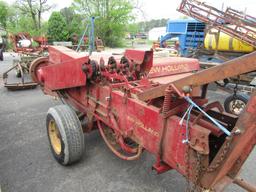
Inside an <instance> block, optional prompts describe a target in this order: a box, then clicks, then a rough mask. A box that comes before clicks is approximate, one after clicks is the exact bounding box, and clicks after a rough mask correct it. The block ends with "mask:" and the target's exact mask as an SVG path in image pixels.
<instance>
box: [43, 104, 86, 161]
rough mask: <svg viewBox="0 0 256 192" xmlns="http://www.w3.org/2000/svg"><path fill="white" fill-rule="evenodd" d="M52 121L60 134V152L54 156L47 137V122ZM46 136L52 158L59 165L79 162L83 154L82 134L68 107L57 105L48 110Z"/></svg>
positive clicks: (77, 120)
mask: <svg viewBox="0 0 256 192" xmlns="http://www.w3.org/2000/svg"><path fill="white" fill-rule="evenodd" d="M51 120H53V121H54V122H55V123H56V125H57V128H58V130H59V133H60V139H61V152H60V154H56V153H55V151H54V149H53V147H52V145H51V141H50V137H49V129H48V126H49V122H50V121H51ZM46 128H47V135H48V139H49V143H50V147H51V151H52V153H53V156H54V157H55V159H56V160H57V162H59V163H60V164H61V165H70V164H72V163H75V162H77V161H79V160H80V159H81V158H82V156H83V153H84V133H83V130H82V126H81V123H80V121H79V119H78V117H77V115H76V113H75V111H74V110H72V109H71V108H70V107H69V106H68V105H58V106H55V107H52V108H50V109H49V110H48V113H47V117H46Z"/></svg>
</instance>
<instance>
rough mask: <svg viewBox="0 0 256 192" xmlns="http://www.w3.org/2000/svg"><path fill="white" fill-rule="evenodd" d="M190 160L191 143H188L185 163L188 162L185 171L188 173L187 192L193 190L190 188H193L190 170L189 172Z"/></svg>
mask: <svg viewBox="0 0 256 192" xmlns="http://www.w3.org/2000/svg"><path fill="white" fill-rule="evenodd" d="M189 160H190V158H189V145H188V143H187V146H186V152H185V161H186V162H185V163H186V170H185V172H186V175H187V177H186V185H187V186H186V190H185V191H186V192H190V191H191V190H190V188H191V186H190V181H189V176H190V172H189V162H190V161H189Z"/></svg>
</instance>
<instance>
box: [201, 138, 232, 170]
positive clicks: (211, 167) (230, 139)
mask: <svg viewBox="0 0 256 192" xmlns="http://www.w3.org/2000/svg"><path fill="white" fill-rule="evenodd" d="M231 141H232V137H230V138H228V141H227V142H226V144H225V145H224V147H223V150H222V152H221V154H220V158H219V159H217V161H216V163H214V164H213V165H211V166H209V167H208V168H207V169H203V170H204V171H206V172H213V171H215V170H216V169H217V168H218V167H219V166H220V165H221V162H222V161H223V160H224V159H225V158H226V155H227V152H228V151H229V149H230V145H231Z"/></svg>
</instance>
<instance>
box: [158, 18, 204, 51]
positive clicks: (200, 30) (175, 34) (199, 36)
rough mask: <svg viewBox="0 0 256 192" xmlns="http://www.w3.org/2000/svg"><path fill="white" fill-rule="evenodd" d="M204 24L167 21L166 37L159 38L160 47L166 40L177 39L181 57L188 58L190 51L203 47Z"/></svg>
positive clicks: (186, 21)
mask: <svg viewBox="0 0 256 192" xmlns="http://www.w3.org/2000/svg"><path fill="white" fill-rule="evenodd" d="M204 30H205V24H204V23H201V22H199V21H197V20H194V19H178V20H169V21H168V23H167V27H166V33H167V34H166V35H165V36H162V37H161V38H160V46H161V47H164V42H165V41H167V40H168V39H172V38H178V40H179V49H180V50H179V52H180V55H181V56H188V55H189V54H190V53H191V52H192V51H194V50H195V49H197V48H199V47H200V45H203V42H204V35H205V32H204Z"/></svg>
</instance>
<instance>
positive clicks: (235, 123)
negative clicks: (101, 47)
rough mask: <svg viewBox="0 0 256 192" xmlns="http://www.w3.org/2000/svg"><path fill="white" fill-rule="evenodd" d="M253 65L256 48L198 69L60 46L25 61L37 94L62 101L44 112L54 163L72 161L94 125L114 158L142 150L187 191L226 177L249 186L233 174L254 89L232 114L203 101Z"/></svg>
mask: <svg viewBox="0 0 256 192" xmlns="http://www.w3.org/2000/svg"><path fill="white" fill-rule="evenodd" d="M241 64H243V65H241ZM254 70H256V53H251V54H248V55H246V56H243V57H240V58H237V59H235V60H231V61H228V62H226V63H224V64H221V65H218V66H214V67H212V68H209V69H206V70H202V71H199V62H198V60H196V59H189V58H175V57H172V58H158V59H154V60H153V52H152V51H136V50H127V51H126V52H125V53H124V55H123V56H122V57H121V56H115V57H114V56H110V57H103V56H102V57H100V56H98V57H93V56H82V55H81V54H78V53H77V52H75V51H72V50H69V49H67V48H65V47H49V57H43V58H38V59H37V60H35V61H34V62H33V63H32V64H31V66H30V74H31V77H32V79H33V80H34V81H35V82H37V83H38V84H39V85H40V86H41V88H42V90H43V92H44V93H45V94H48V95H54V96H58V97H59V98H60V100H61V101H62V102H63V105H59V106H55V107H52V108H50V109H49V111H48V113H47V117H46V126H47V134H48V138H49V142H50V146H51V151H52V153H53V156H54V157H55V159H56V160H57V161H58V162H59V163H60V164H62V165H68V164H72V163H74V162H76V161H78V160H79V159H80V158H81V157H82V156H83V152H84V150H83V149H84V133H90V132H91V131H93V130H98V131H99V132H100V134H101V136H102V138H103V140H104V141H105V143H106V145H107V146H108V148H109V149H110V150H111V151H112V152H113V153H114V154H115V155H117V156H118V157H119V158H121V159H123V160H136V159H138V158H139V157H140V156H141V154H142V152H143V151H147V152H149V153H152V154H153V155H154V156H155V157H156V162H155V164H154V165H153V169H154V170H155V171H156V172H157V173H159V174H160V173H164V172H166V171H168V170H171V169H174V170H176V171H178V172H179V173H180V174H182V175H183V176H184V177H185V178H186V179H187V181H188V185H187V188H188V189H191V190H196V189H198V190H200V189H210V190H216V191H222V190H224V188H225V187H226V186H228V185H229V184H230V183H232V182H233V183H236V184H238V185H240V186H241V187H243V188H245V189H246V190H249V191H256V188H255V186H252V185H250V184H248V183H247V182H245V181H244V180H242V179H240V178H239V177H238V174H239V171H240V169H241V167H242V165H243V164H244V162H245V161H246V159H247V158H248V156H249V154H250V153H251V152H252V150H253V149H254V146H255V144H256V139H255V138H256V122H255V121H256V107H255V106H256V94H252V95H251V98H250V100H249V102H248V103H247V106H246V108H245V110H244V111H243V113H242V114H241V115H240V116H239V117H235V116H233V115H230V114H227V113H225V112H224V109H223V107H222V106H221V104H220V103H219V102H218V101H215V102H211V103H208V99H207V97H206V95H207V86H208V84H209V83H211V82H215V81H218V80H221V79H223V78H230V77H233V76H237V75H240V74H243V73H247V72H251V71H254ZM191 185H192V188H191Z"/></svg>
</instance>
